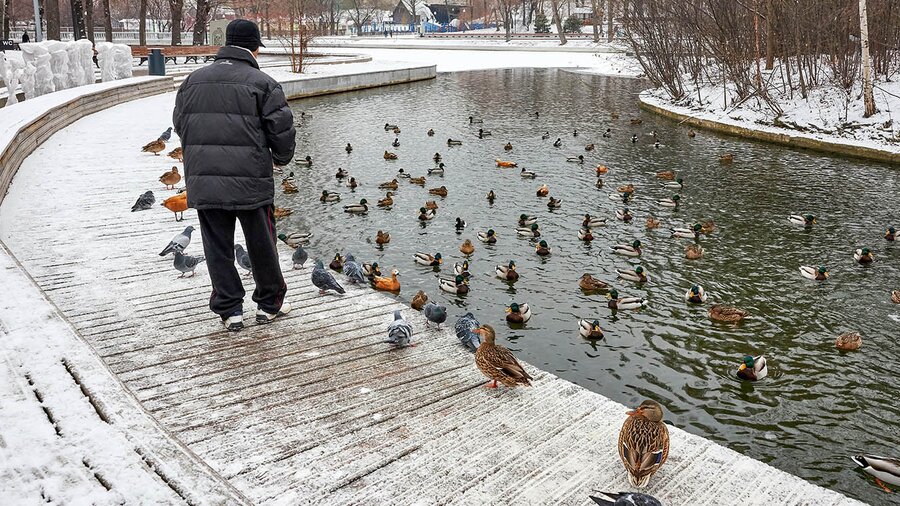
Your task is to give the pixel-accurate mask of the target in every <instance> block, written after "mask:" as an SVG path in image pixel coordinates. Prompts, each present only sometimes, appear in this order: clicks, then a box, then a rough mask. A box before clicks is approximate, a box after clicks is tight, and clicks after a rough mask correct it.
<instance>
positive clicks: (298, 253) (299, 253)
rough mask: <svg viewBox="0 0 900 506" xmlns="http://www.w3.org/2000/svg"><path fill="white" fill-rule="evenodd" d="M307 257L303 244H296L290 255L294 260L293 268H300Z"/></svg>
mask: <svg viewBox="0 0 900 506" xmlns="http://www.w3.org/2000/svg"><path fill="white" fill-rule="evenodd" d="M307 258H309V254H308V253H306V250H305V249H303V246H297V249H295V250H294V254H293V255H291V261H292V262H294V269H302V268H303V264H305V263H306V259H307Z"/></svg>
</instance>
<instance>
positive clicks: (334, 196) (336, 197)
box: [319, 190, 341, 202]
mask: <svg viewBox="0 0 900 506" xmlns="http://www.w3.org/2000/svg"><path fill="white" fill-rule="evenodd" d="M340 200H341V194H340V193H337V192H330V191H328V190H322V196H321V197H319V201H320V202H340Z"/></svg>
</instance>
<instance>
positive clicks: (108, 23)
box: [102, 0, 113, 42]
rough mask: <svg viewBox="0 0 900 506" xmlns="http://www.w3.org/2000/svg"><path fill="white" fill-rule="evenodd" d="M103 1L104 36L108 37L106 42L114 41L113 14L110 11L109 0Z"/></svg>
mask: <svg viewBox="0 0 900 506" xmlns="http://www.w3.org/2000/svg"><path fill="white" fill-rule="evenodd" d="M102 2H103V36H104V37H106V42H112V40H113V37H112V15H111V14H110V13H109V0H102Z"/></svg>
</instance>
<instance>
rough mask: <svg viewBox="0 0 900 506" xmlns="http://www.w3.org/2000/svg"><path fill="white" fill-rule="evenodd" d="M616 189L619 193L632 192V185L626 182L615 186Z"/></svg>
mask: <svg viewBox="0 0 900 506" xmlns="http://www.w3.org/2000/svg"><path fill="white" fill-rule="evenodd" d="M616 191H617V192H619V193H634V185H633V184H631V183H628V184H625V185H622V186H620V187H618V188H616Z"/></svg>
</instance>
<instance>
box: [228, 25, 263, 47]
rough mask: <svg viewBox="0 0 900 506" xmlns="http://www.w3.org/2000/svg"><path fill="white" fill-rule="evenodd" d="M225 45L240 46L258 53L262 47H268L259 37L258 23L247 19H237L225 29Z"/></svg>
mask: <svg viewBox="0 0 900 506" xmlns="http://www.w3.org/2000/svg"><path fill="white" fill-rule="evenodd" d="M225 45H226V46H238V47H242V48H244V49H249V50H250V51H256V50H257V49H258V48H259V47H260V46H262V47H266V45H265V44H263V43H262V38H261V37H260V36H259V27H257V26H256V23H254V22H253V21H249V20H246V19H235V20H234V21H232V22H231V23H228V26H227V27H226V28H225Z"/></svg>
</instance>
